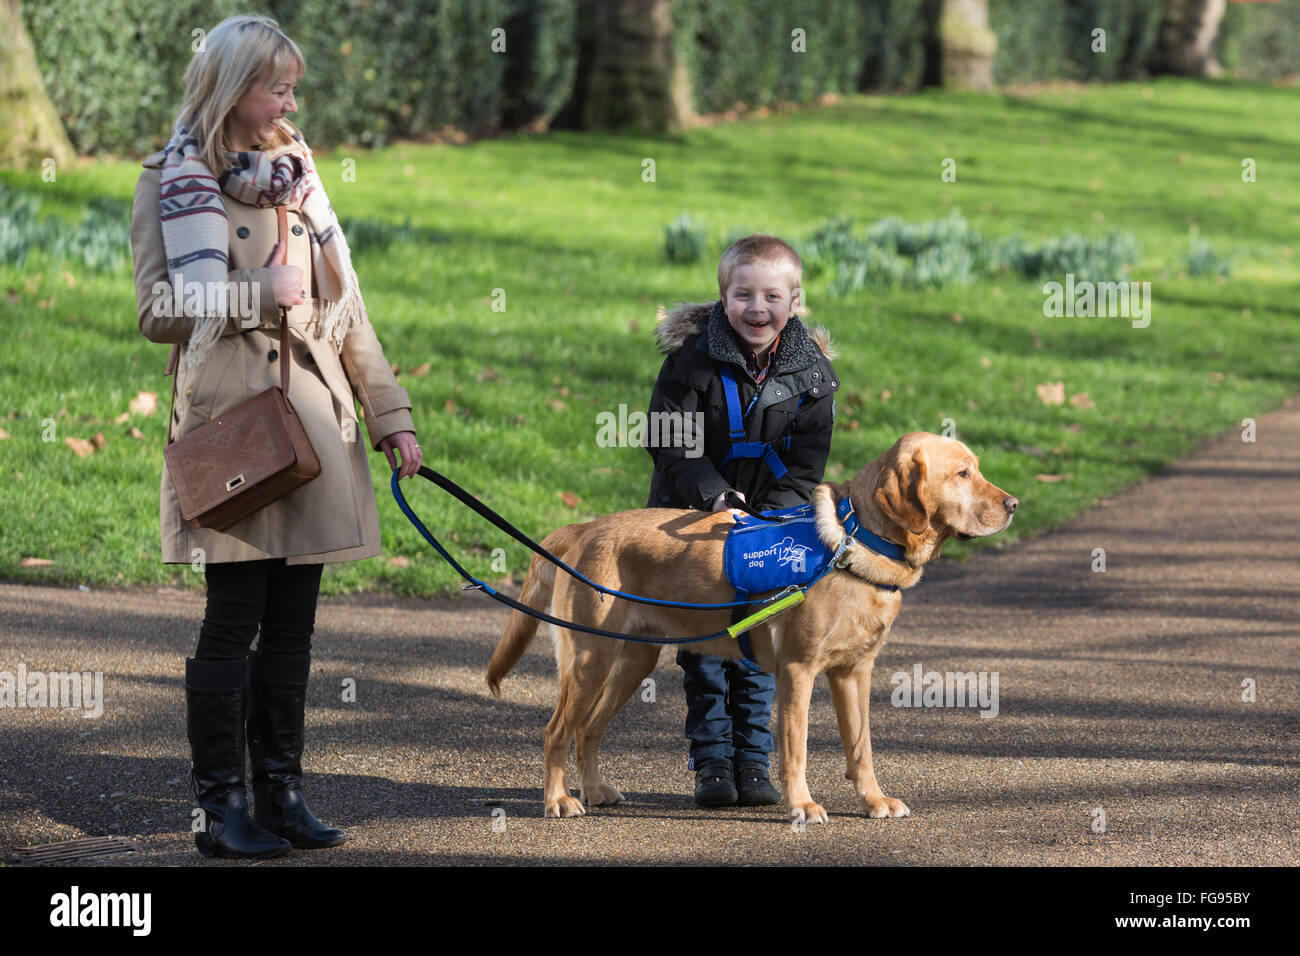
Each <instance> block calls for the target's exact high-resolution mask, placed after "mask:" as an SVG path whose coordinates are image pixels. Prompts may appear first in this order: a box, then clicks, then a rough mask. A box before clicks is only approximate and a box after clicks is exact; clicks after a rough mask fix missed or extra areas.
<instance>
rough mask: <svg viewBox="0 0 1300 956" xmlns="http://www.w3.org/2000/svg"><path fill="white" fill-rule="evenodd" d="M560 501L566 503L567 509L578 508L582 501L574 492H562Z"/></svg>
mask: <svg viewBox="0 0 1300 956" xmlns="http://www.w3.org/2000/svg"><path fill="white" fill-rule="evenodd" d="M560 500H561V501H563V502H564V504H565V506H566V507H569V508H576V507H578V502H580V501H581V500H582V499H581V498H579V497H578V496H577V495H575V494H574V493H573V492H572V491H561V492H560Z"/></svg>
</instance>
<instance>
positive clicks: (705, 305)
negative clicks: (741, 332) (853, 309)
mask: <svg viewBox="0 0 1300 956" xmlns="http://www.w3.org/2000/svg"><path fill="white" fill-rule="evenodd" d="M720 306H721V300H720V299H714V300H713V301H712V302H682V303H679V304H678V306H677V308H675V309H673V310H672V311H671V312H670V311H667V310H665V309H664V308H663V307H662V306H660V308H659V322H658V324H657V325H656V326H655V330H654V335H655V341H656V342H657V343H658V345H659V351H661V352H664V353H665V354H666V353H669V352H676V351H677V350H678V349H680V348H681V347H682V345H683V343H685V341H686V340H687V339H689V338H690V337H691V336H693V335H698V334H700V333H701V332H705V331H707V330H708V328H709V319H710V317H711V316H712V315H713V312H714V310H715V309H717V310H718V311H721V308H720ZM797 320H798V317H797V316H793V317H791V320H790V321H791V322H795V321H797ZM724 321H725V316H724ZM800 324H801V325H802V327H803V330H804V331H805V332H806V333H807V335H808V338H809V339H811V340H812V342H813V344H815V345H816V346H817V348H819V349H820V350H821V353H822V355H824V356H826V358H827V359H830V360H834V359H835V358H836V357H838V355H839V350H838V349H836V348H835V344H834V343H833V342H832V341H831V334H830V332H829V331H828V330H827V329H826V327H825V326H822V325H816V324H809V323H800Z"/></svg>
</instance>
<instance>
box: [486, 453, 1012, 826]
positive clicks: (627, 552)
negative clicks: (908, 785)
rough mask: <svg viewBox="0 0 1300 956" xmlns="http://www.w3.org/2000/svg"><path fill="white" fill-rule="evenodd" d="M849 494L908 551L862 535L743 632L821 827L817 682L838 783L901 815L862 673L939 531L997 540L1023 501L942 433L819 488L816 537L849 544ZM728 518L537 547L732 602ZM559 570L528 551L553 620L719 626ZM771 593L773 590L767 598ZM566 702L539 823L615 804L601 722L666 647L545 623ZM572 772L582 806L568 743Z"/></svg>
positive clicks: (686, 598)
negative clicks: (808, 762) (838, 748)
mask: <svg viewBox="0 0 1300 956" xmlns="http://www.w3.org/2000/svg"><path fill="white" fill-rule="evenodd" d="M846 496H847V497H848V498H849V499H850V500H851V502H852V505H853V508H854V510H855V511H856V512H857V515H858V520H859V521H861V523H862V524H863V525H864V526H865V527H866V528H867V529H868V530H870V531H872V532H874V533H875V534H877V535H879V536H880V537H882V538H884V539H886V540H887V541H892V542H894V543H895V544H898V545H901V546H902V547H903V549H904V560H902V561H895V560H893V559H891V558H887V557H885V556H884V555H881V554H879V553H877V552H875V551H872V550H870V549H868V548H867V547H866V546H865V545H863V544H861V543H860V542H858V541H856V540H855V541H854V542H853V544H852V546H851V547H849V548H848V550H847V551H845V552H844V554H843V556H842V557H841V559H840V561H839V562H837V564H836V566H835V568H834V569H833V570H832V571H831V572H830V573H828V574H827V575H826V576H825V577H823V578H822V579H821V580H820V581H818V582H817V583H816V584H815V585H814V586H813V587H812V588H810V589H809V590H808V591H807V593H806V595H805V600H804V601H803V603H801V604H799V605H797V606H795V607H794V608H793V609H792V610H788V611H785V612H783V613H781V614H778V615H777V616H775V617H773V618H771V619H769V620H768V621H766V622H764V623H763V624H760V625H759V626H758V627H756V628H755V629H753V630H751V631H749V632H748V633H749V636H750V640H751V642H752V645H753V649H754V657H755V659H756V661H757V663H758V664H759V665H760V666H761V667H762V668H763V669H764V670H767V671H769V672H771V673H774V674H775V675H776V714H775V717H776V724H777V731H776V734H775V737H776V750H777V751H778V754H779V772H780V776H779V779H780V782H781V789H782V791H783V795H784V800H785V805H786V807H787V809H788V811H789V815H790V818H791V819H792V820H794V821H796V822H799V823H825V822H826V811H825V810H824V809H822V807H821V806H820V805H819V804H818V803H816V802H815V801H814V800H813V798H812V795H811V794H810V793H809V792H808V783H807V780H806V779H805V773H804V771H805V758H806V753H807V747H808V707H809V702H810V700H811V697H812V688H813V680H814V679H815V678H816V677H817V675H818V674H821V673H823V672H824V673H825V674H826V675H827V677H828V678H829V680H830V685H831V696H832V698H833V700H834V704H835V716H836V719H837V721H838V722H839V728H840V739H841V740H842V741H843V743H844V753H845V756H846V757H847V758H848V773H847V774H846V776H847V778H848V779H849V780H851V781H852V782H853V788H854V791H855V792H856V793H857V799H858V804H859V805H860V806H861V807H862V809H864V810H865V811H866V812H867V815H868V816H871V817H905V816H908V815H909V813H910V812H911V811H910V810H908V808H907V806H906V804H904V803H903V801H901V800H898V799H895V798H894V797H887V796H885V795H884V793H882V792H881V790H880V786H879V785H878V784H877V783H876V774H875V770H874V769H873V767H872V763H871V736H870V730H869V727H868V723H867V711H868V705H869V703H870V696H871V668H872V665H873V663H874V662H875V659H876V654H877V653H878V652H879V651H880V648H881V646H882V645H883V644H884V643H885V637H886V636H887V635H888V633H889V627H890V625H891V624H892V623H893V620H894V618H895V616H897V614H898V609H899V606H900V604H901V602H902V598H901V592H900V591H887V590H883V589H882V588H879V587H877V586H876V585H877V584H882V585H891V584H892V585H897V586H898V587H899V588H909V587H911V586H912V585H914V584H916V583H917V582H918V581H919V580H920V579H921V572H922V570H923V568H924V566H925V564H926V562H928V561H930V560H932V559H933V558H935V557H936V556H937V555H938V554H939V549H940V548H941V547H943V543H944V542H945V541H946V540H948V538H949V537H956V538H958V539H959V540H963V541H964V540H968V539H970V538H978V537H983V536H985V535H991V534H996V533H997V532H999V531H1003V530H1005V529H1006V527H1007V526H1008V525H1009V524H1010V523H1011V518H1012V515H1013V513H1014V512H1015V510H1016V504H1017V501H1016V499H1015V498H1014V497H1012V496H1011V495H1009V494H1007V492H1005V491H1003V490H1002V489H1001V488H998V487H996V486H995V485H992V484H990V483H989V482H988V481H986V480H985V479H984V477H983V476H982V475H981V474H980V467H979V460H978V459H977V458H976V457H975V455H974V454H973V453H972V452H971V450H970V449H969V448H967V447H966V446H965V445H964V444H962V443H961V442H959V441H956V440H954V439H951V438H943V437H941V436H939V435H931V434H928V433H926V432H913V433H911V434H908V435H904V436H903V437H902V438H900V439H899V440H898V442H897V443H896V444H895V445H894V446H893V447H892V448H890V449H889V451H887V452H885V454H883V455H881V456H880V457H879V458H877V459H876V460H875V461H873V462H871V464H869V465H867V466H866V467H865V468H863V469H862V470H861V471H860V472H858V473H857V474H856V475H854V476H853V478H852V479H850V480H849V481H847V482H844V483H841V484H835V483H830V482H827V483H823V484H820V485H818V486H817V487H816V488H815V489H814V490H813V496H812V503H813V506H814V509H815V510H814V514H815V516H816V523H815V527H816V530H817V535H818V537H819V538H820V539H821V540H822V541H823V542H824V543H825V545H826V546H827V547H828V548H830V549H832V551H833V550H834V549H835V548H836V547H837V546H838V545H839V543H840V541H841V540H842V539H843V538H844V529H843V526H842V525H841V524H840V522H839V520H838V518H837V517H836V510H835V507H836V503H837V502H838V501H840V500H841V499H843V498H845V497H846ZM733 523H734V519H733V517H732V514H731V512H727V511H724V512H719V513H712V514H709V513H705V512H702V511H683V510H677V509H667V508H643V509H638V510H636V511H623V512H619V513H618V514H612V515H606V516H604V517H602V518H597V519H595V520H594V521H588V522H585V523H582V524H571V525H567V526H565V527H563V528H560V529H558V530H557V531H554V532H552V533H551V534H550V535H549V536H548V537H547V538H546V540H545V541H543V542H542V543H543V545H545V547H547V548H548V549H549V550H550V551H552V552H553V553H554V554H556V555H557V556H559V557H560V558H561V559H563V560H564V561H565V562H566V563H568V564H570V565H571V566H573V567H574V568H575V569H577V570H578V571H580V572H581V573H583V574H585V575H586V576H587V577H588V578H590V579H591V580H593V581H596V582H598V583H600V584H602V585H604V586H606V587H609V588H614V589H616V590H620V591H626V592H628V593H631V594H638V595H641V596H643V597H653V598H659V599H668V600H674V601H682V602H686V603H691V604H718V603H724V602H727V601H731V600H733V599H734V597H735V592H734V590H733V589H732V588H731V586H730V585H729V584H728V583H727V579H726V576H725V574H724V572H723V565H722V552H723V543H724V541H725V539H726V537H727V530H728V529H729V528H730V527H731V526H732V525H733ZM557 572H559V569H558V568H556V567H555V565H553V564H551V563H549V562H547V561H546V560H544V559H543V558H541V557H539V556H534V557H533V559H532V563H531V565H530V566H529V568H528V575H527V577H526V578H525V580H524V586H523V592H522V594H521V596H520V601H521V602H522V603H524V604H526V605H528V606H529V607H531V608H533V609H535V610H538V611H545V610H547V608H548V607H549V609H550V613H551V614H553V615H554V616H556V617H558V618H560V619H562V620H568V621H573V622H575V623H579V624H585V625H588V626H593V627H599V628H603V629H606V630H611V631H619V632H622V633H629V634H637V635H645V636H646V637H650V638H655V637H690V636H692V635H697V634H710V633H715V632H718V631H724V630H725V629H726V627H727V625H728V624H729V623H730V615H729V612H728V611H727V610H711V611H696V610H689V609H685V608H672V607H655V606H651V605H645V604H636V603H633V602H630V601H625V600H622V599H618V598H613V597H609V596H602V595H600V594H599V593H598V592H596V591H595V590H594V589H592V588H591V587H590V586H588V585H586V584H583V583H582V582H580V581H578V580H576V579H575V578H573V577H572V576H571V575H569V574H568V573H564V572H560V573H557ZM769 593H772V592H769ZM537 624H538V621H537V619H536V618H533V617H530V616H528V615H526V614H524V613H522V612H520V611H511V612H510V619H509V620H508V621H507V623H506V627H505V631H504V632H503V633H502V635H501V640H500V641H499V642H498V644H497V647H496V651H495V652H494V653H493V655H492V661H491V663H490V664H489V665H488V671H487V683H488V687H489V688H490V689H491V691H492V693H493V694H494V695H496V696H498V697H499V696H500V695H501V681H502V680H503V679H504V678H505V676H506V675H507V674H508V673H509V672H510V670H511V668H512V667H514V665H515V664H516V663H518V661H519V659H520V657H522V656H523V653H524V651H525V649H526V648H527V647H528V644H529V642H530V641H531V640H532V639H533V636H534V635H535V633H536V631H537ZM552 631H553V634H554V639H555V660H556V663H557V665H558V668H559V680H560V697H559V701H558V702H557V703H556V705H555V715H554V716H553V717H552V718H551V721H550V723H549V724H547V727H546V739H545V755H546V756H545V761H546V782H545V789H544V792H543V801H544V804H545V814H546V816H548V817H576V816H580V815H581V814H583V813H584V812H586V811H585V810H584V808H583V805H584V803H585V804H586V805H588V806H600V805H602V804H614V803H619V802H621V801H622V800H623V795H622V794H621V793H619V792H618V790H617V789H615V788H614V787H613V786H611V785H610V784H609V783H607V782H606V781H605V779H604V778H603V777H602V776H601V773H600V768H599V766H598V764H597V756H596V755H597V750H598V749H599V747H600V742H601V738H602V737H603V736H604V733H605V729H606V728H607V727H608V726H609V722H610V720H611V718H613V716H614V714H615V713H617V712H618V710H619V708H620V707H622V706H623V705H624V704H625V703H626V702H627V700H628V698H630V697H631V696H632V694H633V692H634V691H636V690H637V688H639V687H640V686H641V682H642V681H643V680H644V679H645V678H646V676H648V675H649V674H650V672H651V671H653V670H654V667H655V664H656V663H657V661H658V659H659V651H660V649H661V645H658V644H654V643H650V644H639V643H634V642H629V641H618V640H613V639H611V638H605V637H598V636H596V635H591V634H583V633H581V632H575V631H570V630H568V629H567V628H559V627H555V626H552ZM688 646H689V647H690V648H691V650H693V651H696V652H698V653H702V654H716V655H719V656H721V657H730V658H738V657H740V656H741V654H740V651H739V649H738V647H737V642H736V641H735V640H733V639H731V638H725V637H724V638H715V639H713V640H710V641H706V642H701V643H694V644H690V645H688ZM571 741H572V742H574V744H575V747H576V750H575V755H574V756H575V761H576V764H577V768H578V774H579V777H580V778H581V785H582V791H581V793H582V796H581V799H577V798H575V797H573V796H572V795H571V794H570V793H569V789H568V787H567V786H566V784H565V779H564V765H565V761H566V759H567V758H568V753H569V745H570V742H571Z"/></svg>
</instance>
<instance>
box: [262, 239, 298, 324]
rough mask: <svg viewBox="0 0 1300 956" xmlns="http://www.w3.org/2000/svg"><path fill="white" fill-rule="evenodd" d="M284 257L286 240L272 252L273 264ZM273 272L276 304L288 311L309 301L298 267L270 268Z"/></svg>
mask: <svg viewBox="0 0 1300 956" xmlns="http://www.w3.org/2000/svg"><path fill="white" fill-rule="evenodd" d="M283 257H284V240H283V239H281V240H280V241H279V242H277V243H276V244H275V248H274V249H273V250H272V251H271V262H275V261H276V260H278V259H282V258H283ZM268 268H270V270H271V288H272V289H273V290H274V292H275V304H276V305H282V306H284V307H285V308H286V309H292V308H293V307H294V306H295V305H302V303H304V302H306V301H307V292H306V290H305V289H304V288H303V287H302V270H301V269H299V268H298V267H297V266H281V265H271V266H268Z"/></svg>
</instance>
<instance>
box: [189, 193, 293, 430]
mask: <svg viewBox="0 0 1300 956" xmlns="http://www.w3.org/2000/svg"><path fill="white" fill-rule="evenodd" d="M275 219H276V232H277V234H278V241H280V242H283V243H284V251H283V252H282V253H281V254H280V261H279V262H278V263H269V262H268V263H267V265H273V264H274V265H281V266H282V265H286V264H287V263H288V261H289V213H288V207H287V206H285V205H284V204H283V203H282V204H280V205H278V206H276V207H275ZM271 294H272V295H274V294H275V290H274V289H272V290H271ZM180 351H181V347H180V346H179V345H173V346H172V351H171V354H170V355H169V356H168V357H167V370H166V371H165V372H163V374H164V375H170V376H171V377H172V403H171V407H170V408H169V409H168V411H167V444H169V445H170V444H171V443H172V442H173V441H174V439H173V438H172V424H173V422H174V421H175V419H176V379H177V378H179V376H178V375H177V374H176V366H177V364H178V363H177V359H178V358H179V356H180ZM288 356H289V316H288V313H287V310H286V309H285V307H284V306H280V352H279V358H280V391H281V392H283V393H284V397H285V398H288V397H289V366H291V365H292V364H293V363H292V362H291V361H289V360H288Z"/></svg>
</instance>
